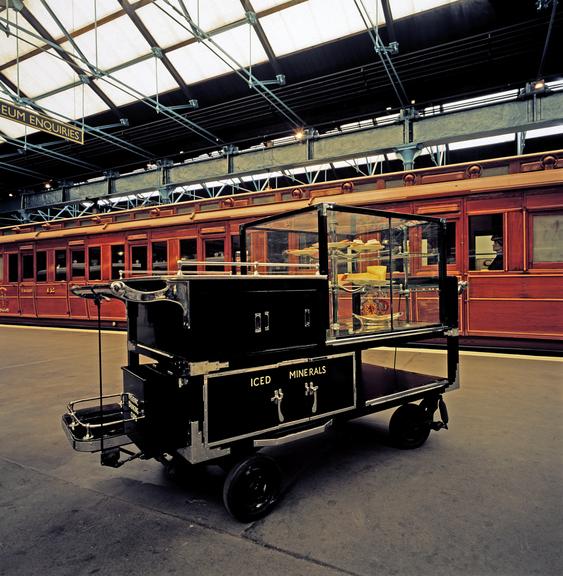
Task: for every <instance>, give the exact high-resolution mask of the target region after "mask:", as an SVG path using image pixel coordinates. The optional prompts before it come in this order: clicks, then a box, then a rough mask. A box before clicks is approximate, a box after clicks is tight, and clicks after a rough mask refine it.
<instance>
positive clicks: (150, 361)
mask: <svg viewBox="0 0 563 576" xmlns="http://www.w3.org/2000/svg"><path fill="white" fill-rule="evenodd" d="M445 231H446V228H445V223H444V222H443V221H441V220H439V219H435V218H423V217H419V216H410V215H404V214H394V213H389V212H381V211H372V210H365V209H356V208H349V207H343V206H336V205H332V204H319V205H317V206H311V207H310V208H306V209H304V210H299V211H295V212H291V213H286V214H284V215H281V216H277V217H270V218H265V219H262V220H258V221H256V222H253V223H251V224H246V225H243V226H242V227H241V254H242V258H241V259H240V261H238V260H237V261H236V262H228V263H226V262H225V263H219V264H217V263H214V266H219V267H220V270H217V269H216V268H215V272H212V273H210V272H209V266H210V263H208V262H202V263H194V262H192V261H189V262H187V261H186V262H184V261H180V262H179V268H178V272H177V273H174V274H167V275H163V276H159V277H154V276H151V277H148V276H147V277H127V278H122V279H121V280H118V281H114V282H112V283H110V284H98V285H91V286H86V287H77V288H75V289H74V292H75V293H76V294H78V295H80V296H83V297H87V298H88V297H89V298H95V299H96V301H97V303H98V306H99V305H103V303H101V302H102V301H103V299H105V298H118V299H120V300H122V301H124V302H125V304H126V307H127V318H128V329H127V332H128V334H127V342H128V344H127V345H128V363H127V366H124V367H123V392H122V393H121V394H118V395H113V396H108V397H106V396H102V395H101V393H100V396H99V397H95V398H89V399H85V400H79V401H75V402H71V403H70V404H69V406H68V410H67V413H66V414H64V415H63V429H64V430H65V432H66V434H67V436H68V438H69V440H70V442H71V444H72V446H73V448H74V449H76V450H78V451H85V452H101V455H102V464H106V465H111V466H120V465H121V464H122V463H124V462H125V461H128V460H131V459H133V458H135V457H138V456H140V457H142V458H155V459H157V460H159V461H161V462H162V463H164V464H165V465H167V466H173V465H179V464H180V465H181V464H184V465H187V466H189V465H197V464H203V463H209V462H218V463H221V464H224V465H225V466H226V467H227V468H228V469H229V472H228V474H227V477H226V480H225V485H224V491H223V499H224V503H225V506H226V508H227V509H228V510H229V512H231V514H233V516H235V517H236V518H238V519H239V520H241V521H251V520H254V519H256V518H259V517H261V516H263V515H265V514H267V513H268V512H269V511H270V509H271V508H272V506H273V505H274V504H275V503H276V501H277V500H278V498H279V494H280V487H281V476H280V471H279V468H278V466H277V464H276V463H275V461H274V460H272V459H271V458H269V457H267V456H264V455H262V454H259V453H257V451H258V450H259V449H260V448H262V447H265V446H275V445H280V444H284V443H287V442H291V441H294V440H298V439H300V438H304V437H307V436H311V435H314V434H318V433H321V432H323V431H325V430H327V429H328V428H329V427H330V426H332V425H333V424H334V423H335V422H336V421H342V420H347V419H352V418H357V417H360V416H364V415H366V414H370V413H373V412H377V411H381V410H385V409H388V408H391V407H398V408H397V410H396V412H395V413H394V415H393V417H392V418H391V421H390V432H391V436H392V437H393V438H394V440H395V442H396V443H397V445H398V446H399V447H402V448H416V447H418V446H420V445H422V444H423V443H424V442H425V441H426V439H427V437H428V435H429V433H430V431H431V430H432V429H434V430H438V429H440V428H444V427H447V421H448V416H447V411H446V408H445V404H444V401H443V398H442V395H443V393H444V392H446V391H447V390H451V389H454V388H457V387H458V386H459V375H458V317H457V310H458V304H457V301H458V297H457V293H458V285H457V279H456V278H455V277H448V276H447V275H446V255H445V246H446V242H445ZM196 266H197V267H198V268H199V270H193V268H194V267H196ZM187 267H189V268H190V269H189V270H186V268H187ZM436 337H445V338H446V340H447V376H436V375H428V374H418V373H413V372H406V371H401V370H395V369H389V368H385V367H383V366H378V365H377V364H375V363H373V362H372V361H371V360H370V355H369V353H367V351H368V350H369V349H370V348H373V347H377V346H383V345H384V346H390V345H392V346H395V345H399V344H401V343H404V342H407V341H408V342H413V341H414V340H422V339H426V338H436ZM416 402H418V403H416ZM435 417H437V418H438V420H435ZM135 447H136V448H135ZM123 455H125V456H126V458H125V459H122V457H123ZM127 456H128V457H127Z"/></svg>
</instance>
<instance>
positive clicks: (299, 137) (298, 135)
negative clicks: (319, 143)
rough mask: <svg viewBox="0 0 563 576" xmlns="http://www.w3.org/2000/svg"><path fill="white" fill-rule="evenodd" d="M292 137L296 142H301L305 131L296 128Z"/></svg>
mask: <svg viewBox="0 0 563 576" xmlns="http://www.w3.org/2000/svg"><path fill="white" fill-rule="evenodd" d="M293 135H294V136H295V139H296V140H303V138H304V137H305V130H303V128H298V129H297V130H295V132H294V133H293Z"/></svg>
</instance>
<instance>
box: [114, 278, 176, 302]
mask: <svg viewBox="0 0 563 576" xmlns="http://www.w3.org/2000/svg"><path fill="white" fill-rule="evenodd" d="M109 289H110V291H111V293H112V295H113V297H114V298H119V299H120V300H126V301H128V302H154V301H156V300H169V299H172V291H173V287H171V286H170V285H169V284H167V285H166V286H165V287H164V288H160V289H159V290H137V289H136V288H132V287H131V286H129V285H128V284H126V283H125V282H124V281H123V280H116V281H115V282H112V283H111V284H110V285H109Z"/></svg>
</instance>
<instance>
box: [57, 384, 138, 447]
mask: <svg viewBox="0 0 563 576" xmlns="http://www.w3.org/2000/svg"><path fill="white" fill-rule="evenodd" d="M115 399H118V400H117V401H113V400H115ZM108 401H109V402H108ZM144 417H145V415H144V412H143V410H142V408H140V406H139V401H138V400H137V398H136V397H135V396H134V395H133V394H131V393H127V392H125V393H121V394H109V395H107V396H102V397H101V398H100V397H99V396H95V397H92V398H83V399H81V400H75V401H73V402H70V403H69V404H68V406H67V412H66V414H64V415H63V418H62V426H63V430H64V431H65V433H66V435H67V437H68V439H69V441H70V443H71V444H72V447H73V448H74V449H75V450H77V451H79V452H99V451H101V450H105V449H108V448H116V447H119V446H123V445H125V444H130V443H131V440H130V439H129V436H128V433H130V432H131V429H132V428H133V427H134V425H135V424H136V423H137V421H139V420H142V419H143V418H144Z"/></svg>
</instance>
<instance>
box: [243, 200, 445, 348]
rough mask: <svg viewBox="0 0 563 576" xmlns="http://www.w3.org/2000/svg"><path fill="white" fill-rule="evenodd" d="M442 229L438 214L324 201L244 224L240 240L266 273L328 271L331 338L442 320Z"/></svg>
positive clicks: (411, 327)
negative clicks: (431, 216) (410, 212)
mask: <svg viewBox="0 0 563 576" xmlns="http://www.w3.org/2000/svg"><path fill="white" fill-rule="evenodd" d="M445 232H446V225H445V222H444V221H442V220H440V219H437V218H428V217H422V216H413V215H401V214H396V213H390V212H383V211H375V210H368V209H361V208H352V207H346V206H337V205H333V204H323V205H319V206H312V207H310V208H305V209H303V210H299V211H296V212H292V213H290V214H285V215H282V216H275V217H270V218H266V219H263V220H260V221H258V222H255V223H253V224H250V225H246V226H243V241H244V242H245V246H244V250H245V251H246V255H247V260H248V261H249V262H253V261H257V262H264V263H269V264H270V265H271V266H270V267H269V269H268V273H283V274H323V275H326V276H327V277H328V279H329V283H328V289H329V310H328V314H329V323H328V325H329V329H328V334H327V343H330V341H333V342H335V341H340V340H342V339H345V338H350V337H355V338H357V337H359V336H365V337H369V336H373V335H377V334H381V335H383V334H386V333H390V332H391V333H396V332H401V331H408V332H413V331H414V332H417V331H425V330H426V329H429V328H432V327H439V326H441V319H440V305H439V289H440V281H441V279H443V278H444V277H445V274H446V262H445V257H444V250H445ZM243 253H244V252H243ZM274 264H275V265H274Z"/></svg>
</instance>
